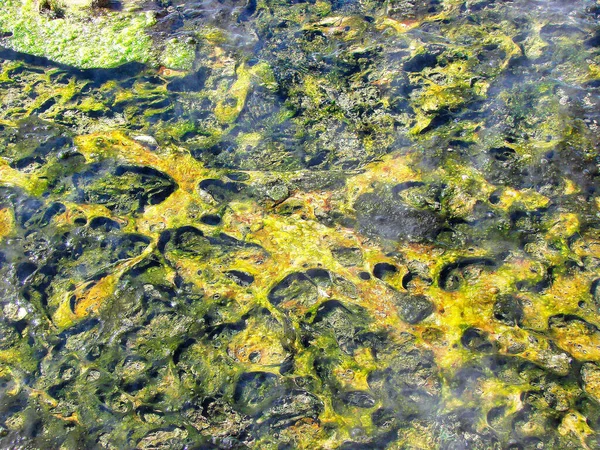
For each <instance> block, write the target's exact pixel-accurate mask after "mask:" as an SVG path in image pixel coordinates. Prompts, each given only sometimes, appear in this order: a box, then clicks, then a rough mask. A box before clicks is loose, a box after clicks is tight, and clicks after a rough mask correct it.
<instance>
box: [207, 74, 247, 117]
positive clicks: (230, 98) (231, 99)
mask: <svg viewBox="0 0 600 450" xmlns="http://www.w3.org/2000/svg"><path fill="white" fill-rule="evenodd" d="M235 72H236V76H237V78H236V80H235V81H234V82H233V84H232V85H231V87H230V88H229V90H228V91H227V93H225V94H224V95H223V97H222V98H220V99H219V100H218V102H217V105H216V107H215V116H216V117H217V120H219V122H221V123H231V122H233V121H234V120H235V119H237V117H238V116H239V114H240V113H241V112H242V109H244V104H245V102H246V97H247V95H248V92H250V88H251V86H252V73H251V71H250V70H248V69H247V68H246V67H245V66H244V65H243V64H242V65H240V66H239V67H238V68H237V69H236V71H235Z"/></svg>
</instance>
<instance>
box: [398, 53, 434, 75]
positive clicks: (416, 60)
mask: <svg viewBox="0 0 600 450" xmlns="http://www.w3.org/2000/svg"><path fill="white" fill-rule="evenodd" d="M436 64H437V57H436V56H435V55H433V54H431V53H428V52H424V53H419V54H418V55H415V56H413V57H412V58H411V59H409V60H408V61H406V62H405V63H404V70H406V71H407V72H421V71H422V70H423V69H426V68H427V67H435V65H436Z"/></svg>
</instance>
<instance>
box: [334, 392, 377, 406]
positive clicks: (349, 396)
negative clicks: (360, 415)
mask: <svg viewBox="0 0 600 450" xmlns="http://www.w3.org/2000/svg"><path fill="white" fill-rule="evenodd" d="M340 400H341V401H342V402H344V403H345V404H346V405H349V406H355V407H357V408H367V409H368V408H372V407H373V406H375V403H376V400H375V398H374V397H373V396H372V395H371V394H369V393H368V392H365V391H347V392H343V393H342V394H341V395H340Z"/></svg>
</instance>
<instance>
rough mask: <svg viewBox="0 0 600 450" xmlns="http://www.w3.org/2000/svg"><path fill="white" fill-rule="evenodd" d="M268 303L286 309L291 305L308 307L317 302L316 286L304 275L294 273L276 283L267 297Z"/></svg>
mask: <svg viewBox="0 0 600 450" xmlns="http://www.w3.org/2000/svg"><path fill="white" fill-rule="evenodd" d="M268 298H269V301H270V302H271V303H272V304H273V305H275V306H279V305H282V306H284V307H286V308H289V307H292V306H293V305H296V304H297V305H301V306H303V307H309V306H311V305H313V304H315V303H316V302H317V300H318V289H317V285H316V284H315V283H314V282H313V281H312V280H311V279H310V278H309V277H308V276H307V275H306V274H304V273H301V272H296V273H292V274H290V275H288V276H286V277H285V278H284V279H283V280H281V281H280V282H279V283H277V284H276V285H275V286H273V288H272V289H271V291H270V292H269V295H268Z"/></svg>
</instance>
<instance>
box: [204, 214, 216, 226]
mask: <svg viewBox="0 0 600 450" xmlns="http://www.w3.org/2000/svg"><path fill="white" fill-rule="evenodd" d="M200 222H202V223H203V224H205V225H210V226H213V227H216V226H217V225H219V224H220V223H221V216H218V215H216V214H205V215H203V216H202V217H200Z"/></svg>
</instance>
